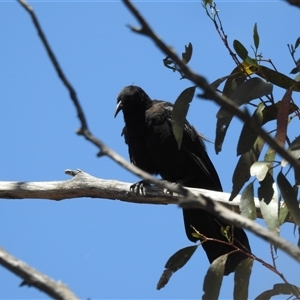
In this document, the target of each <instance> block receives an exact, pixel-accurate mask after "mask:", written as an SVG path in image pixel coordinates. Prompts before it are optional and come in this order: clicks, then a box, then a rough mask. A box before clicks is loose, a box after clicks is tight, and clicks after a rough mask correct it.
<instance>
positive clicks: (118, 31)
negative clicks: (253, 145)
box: [0, 1, 300, 299]
mask: <svg viewBox="0 0 300 300" xmlns="http://www.w3.org/2000/svg"><path fill="white" fill-rule="evenodd" d="M134 3H135V4H136V6H137V8H138V9H139V10H140V11H141V13H142V14H143V15H144V16H145V18H146V19H147V20H148V21H149V22H150V24H151V25H152V27H153V29H154V30H155V31H156V33H157V34H158V35H159V36H160V37H162V38H163V39H164V40H165V41H166V43H167V44H168V45H170V46H172V47H173V48H174V49H175V50H176V51H177V52H178V53H181V52H182V50H183V49H184V45H186V44H188V43H189V42H192V44H193V47H194V54H193V58H192V60H191V62H190V66H191V67H192V69H193V70H195V71H197V72H199V73H200V74H202V75H205V77H206V78H207V79H208V80H209V81H214V80H215V79H217V78H219V77H222V76H225V75H228V74H229V73H230V72H231V71H232V69H233V68H234V67H235V66H234V63H233V61H232V59H231V57H230V56H229V55H228V53H227V50H226V49H225V47H224V46H223V44H222V42H221V40H220V38H219V36H218V34H217V33H216V31H215V29H214V25H213V24H212V23H211V21H210V20H209V19H208V17H207V16H206V14H205V11H204V10H203V8H202V6H201V4H200V1H163V2H162V1H136V2H134ZM30 4H31V5H32V6H33V8H34V10H35V12H36V14H37V16H38V19H39V21H40V23H41V25H42V28H43V29H44V32H45V34H46V36H47V38H48V40H49V42H50V44H51V46H52V48H53V50H54V52H55V54H56V55H57V58H58V60H59V62H60V64H61V66H62V68H63V70H64V71H65V73H66V75H67V77H68V79H69V80H70V82H71V83H72V85H73V86H74V87H75V89H76V92H77V94H78V97H79V99H80V101H81V104H82V106H83V109H84V112H85V115H86V118H87V120H88V125H89V127H90V130H91V131H92V132H93V134H95V135H96V136H97V137H99V138H100V139H101V140H102V141H104V142H105V143H106V144H107V145H108V146H110V147H112V148H113V149H115V150H117V151H118V152H119V153H120V154H121V155H123V156H124V157H126V158H127V157H128V153H127V148H126V146H125V144H124V142H123V138H122V137H121V135H120V133H121V130H122V127H123V119H122V117H121V115H119V116H118V117H117V118H116V119H114V118H113V114H114V109H115V106H116V96H117V94H118V92H119V91H120V90H121V89H122V87H124V86H126V85H130V84H133V83H134V84H136V85H139V86H141V87H142V88H143V89H144V90H145V91H146V92H147V93H148V94H149V96H150V97H152V98H157V99H164V100H168V101H171V102H174V101H175V99H176V97H177V96H178V95H179V94H180V92H181V91H182V90H183V89H184V88H186V87H189V86H191V83H190V82H188V81H186V80H179V76H178V74H176V73H173V72H172V71H170V70H169V69H166V68H165V67H164V66H163V64H162V59H163V58H164V57H165V55H164V54H163V53H161V52H160V50H158V49H157V48H156V47H155V46H154V44H153V43H152V41H150V40H149V39H148V38H146V37H144V36H140V35H137V34H135V33H132V32H131V31H130V30H129V28H128V27H126V25H127V24H131V25H138V24H137V21H136V20H135V18H134V17H133V16H132V15H131V14H130V13H129V11H128V10H127V9H126V7H125V6H124V5H123V3H121V2H119V1H32V2H30ZM217 4H218V8H219V10H220V16H221V19H222V22H223V26H224V29H225V32H226V34H227V35H228V38H229V43H230V45H232V41H233V40H234V39H238V40H239V41H241V42H242V43H243V44H244V45H245V47H247V48H248V50H249V52H250V45H251V44H253V42H252V30H253V26H254V23H255V22H257V24H258V31H259V34H260V40H261V43H260V50H261V51H262V53H263V55H264V57H265V58H271V59H272V60H273V62H274V64H275V65H276V67H277V69H278V70H279V71H281V72H282V73H285V74H288V73H289V72H290V70H291V69H292V68H293V67H294V65H293V62H292V60H291V57H290V55H289V53H288V49H287V46H286V45H287V43H294V41H295V40H296V38H297V37H298V36H299V35H300V34H299V31H297V28H298V27H297V26H298V20H299V9H296V8H293V7H291V6H289V5H288V4H286V3H285V2H284V1H219V2H217ZM0 28H1V30H0V37H1V46H0V66H1V72H0V81H1V88H0V99H1V100H0V101H1V110H0V124H1V131H0V136H1V148H0V157H1V170H0V180H8V181H56V180H67V179H69V177H68V176H67V175H65V174H64V170H65V169H77V168H79V169H81V170H83V171H86V172H88V173H90V174H91V175H93V176H96V177H99V178H104V179H115V180H120V181H126V182H135V181H137V180H138V178H137V177H135V176H134V175H132V174H130V173H129V172H128V171H125V170H123V169H121V168H120V167H119V166H118V165H117V164H116V163H114V162H113V161H111V160H110V159H108V158H105V157H104V158H101V159H100V158H97V157H96V154H97V149H96V148H95V147H94V146H93V145H92V144H90V143H88V142H87V141H85V140H84V139H83V138H82V137H79V136H77V135H76V133H75V131H76V129H77V128H78V127H79V122H78V119H77V117H76V112H75V109H74V107H73V104H72V103H71V100H70V99H69V95H68V92H67V91H66V89H65V88H64V87H63V85H62V83H61V82H60V80H59V79H58V77H57V75H56V73H55V71H54V68H53V66H52V65H51V63H50V61H49V59H48V57H47V55H46V52H45V49H44V48H43V46H42V44H41V41H40V40H39V38H38V36H37V33H36V30H35V28H34V27H33V24H32V22H31V19H30V17H29V15H28V14H27V12H25V10H24V9H23V8H22V7H21V6H20V4H18V3H17V2H16V1H0ZM295 28H296V29H295ZM283 93H284V91H283V90H279V89H277V90H276V92H275V95H276V99H277V100H278V99H280V97H282V95H283ZM297 97H299V96H298V95H294V100H295V101H296V102H297ZM217 109H218V107H217V105H216V104H214V103H211V102H209V101H205V100H198V99H195V100H194V101H193V103H192V104H191V109H190V111H189V115H188V119H189V120H190V122H191V123H192V124H193V125H194V126H195V127H196V128H197V129H198V130H199V131H200V132H202V133H203V134H204V135H205V136H206V137H207V138H209V139H210V140H214V134H215V122H216V118H215V115H216V112H217ZM296 125H297V121H294V124H292V126H294V131H291V136H290V137H291V138H292V139H293V138H294V137H295V136H297V135H299V133H298V132H297V130H296ZM241 126H242V124H241V123H240V122H239V121H237V120H235V121H233V123H232V124H231V125H230V128H229V130H228V133H227V137H226V140H225V143H224V146H223V151H222V152H221V153H220V154H219V155H216V154H215V153H214V147H213V144H208V145H207V148H208V152H209V155H210V157H211V159H212V161H213V163H214V165H215V167H216V169H217V171H218V173H219V176H220V178H221V182H222V184H223V188H224V191H226V192H230V191H231V186H232V183H231V176H232V173H233V170H234V167H235V165H236V162H237V157H236V155H235V149H236V144H237V139H238V134H239V132H240V130H241ZM0 206H1V209H0V228H1V231H0V245H1V246H2V247H4V248H5V249H6V250H8V251H9V252H10V253H11V254H13V255H15V256H16V257H18V258H20V259H21V260H24V261H25V262H27V263H28V264H30V265H31V266H33V267H34V268H36V269H38V270H40V271H41V272H44V273H45V274H47V275H49V276H51V277H52V278H54V279H55V280H62V281H63V282H64V283H66V284H67V285H68V286H69V287H70V288H71V289H72V290H73V291H74V292H75V293H76V295H78V296H79V297H81V298H90V299H100V298H114V299H124V298H131V299H132V298H139V299H142V298H143V299H145V298H147V299H175V298H178V299H179V298H182V299H194V298H199V297H200V296H201V295H202V281H203V277H204V275H205V272H206V270H207V268H208V266H209V264H208V261H207V258H206V256H205V254H204V252H203V251H202V249H200V248H199V250H197V252H196V253H195V255H194V256H193V257H192V259H191V260H190V261H189V263H188V264H187V265H186V266H185V267H184V268H183V269H182V270H179V271H178V272H177V273H175V274H174V275H173V277H172V278H171V281H170V282H169V284H168V285H167V286H166V287H165V288H164V289H162V290H160V291H157V290H156V283H157V281H158V279H159V277H160V275H161V273H162V271H163V270H164V264H165V262H166V261H167V259H168V258H169V257H170V256H171V255H172V254H173V253H174V252H175V251H177V250H178V249H180V248H182V247H185V246H188V245H190V244H191V243H190V242H189V241H188V240H187V239H186V237H185V233H184V228H183V221H182V213H181V210H180V209H179V208H178V207H176V206H175V205H169V206H155V205H137V204H129V203H122V202H120V201H110V200H105V199H88V198H87V199H86V198H83V199H72V200H64V201H60V202H55V201H49V200H28V199H26V200H1V203H0ZM260 223H261V224H263V222H260ZM281 235H282V236H284V237H286V238H287V239H288V240H290V241H291V242H293V243H296V242H297V238H296V237H295V236H294V235H293V226H292V225H284V226H283V228H282V232H281ZM249 238H250V242H251V246H252V250H253V253H255V254H256V255H257V256H259V257H260V258H262V259H265V260H266V261H267V262H271V256H270V251H269V245H268V244H267V243H265V242H264V241H262V240H261V239H259V238H256V237H254V236H253V235H252V234H249ZM278 256H279V257H278V259H277V261H276V262H277V266H278V269H279V271H280V272H282V273H283V274H284V275H285V276H286V278H287V279H288V280H290V282H291V283H294V284H298V282H297V281H296V280H295V278H298V274H299V266H298V265H297V263H296V262H295V261H294V260H292V259H290V258H289V257H287V256H286V255H285V254H283V253H282V252H281V251H278ZM296 276H297V277H296ZM0 278H1V281H0V298H1V299H44V298H47V297H46V296H45V295H44V294H42V293H40V292H39V291H37V290H35V289H34V288H28V287H22V288H20V287H18V285H19V284H20V282H21V280H20V279H19V278H18V277H16V276H15V275H13V274H11V273H10V272H8V271H7V270H6V269H4V268H2V267H1V268H0ZM274 283H281V280H280V278H279V277H278V276H276V275H275V274H272V273H271V272H270V271H269V270H267V269H266V268H264V267H262V266H260V265H259V264H258V263H255V264H254V268H253V274H252V279H251V283H250V284H251V285H250V295H249V297H250V298H254V297H255V296H257V295H258V294H259V293H261V292H262V291H264V290H266V289H270V288H271V287H272V286H273V284H274ZM232 288H233V276H229V277H226V278H224V283H223V287H222V291H221V295H220V297H221V298H222V299H230V298H231V297H232Z"/></svg>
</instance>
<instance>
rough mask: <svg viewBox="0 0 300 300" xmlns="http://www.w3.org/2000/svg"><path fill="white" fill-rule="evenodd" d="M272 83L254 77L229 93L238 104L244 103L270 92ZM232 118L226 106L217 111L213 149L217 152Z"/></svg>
mask: <svg viewBox="0 0 300 300" xmlns="http://www.w3.org/2000/svg"><path fill="white" fill-rule="evenodd" d="M272 89H273V85H272V84H269V83H266V82H265V81H263V80H262V79H260V78H258V77H255V78H250V79H249V80H247V81H245V82H244V83H242V84H241V85H240V86H239V87H238V88H237V89H235V90H234V91H233V93H232V94H231V95H230V98H231V100H233V101H234V102H235V103H236V104H237V105H238V106H240V105H242V104H245V103H247V102H249V101H251V100H253V99H256V98H259V97H262V96H264V95H268V94H270V93H271V92H272ZM232 118H233V114H232V113H231V112H230V111H228V110H227V109H226V108H223V107H221V108H220V109H219V111H218V112H217V119H218V120H217V128H216V140H215V150H216V153H219V152H220V151H221V149H222V144H223V141H224V138H225V135H226V132H227V129H228V127H229V125H230V122H231V120H232Z"/></svg>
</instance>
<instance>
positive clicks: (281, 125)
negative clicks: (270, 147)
mask: <svg viewBox="0 0 300 300" xmlns="http://www.w3.org/2000/svg"><path fill="white" fill-rule="evenodd" d="M291 99H292V90H291V89H288V90H287V91H286V92H285V94H284V96H283V98H282V102H281V105H280V107H279V109H278V113H277V130H276V135H275V138H276V139H277V141H278V143H279V144H280V145H281V146H282V147H284V144H285V140H286V133H287V126H288V116H289V110H290V103H291Z"/></svg>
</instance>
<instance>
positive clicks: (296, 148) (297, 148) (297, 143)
mask: <svg viewBox="0 0 300 300" xmlns="http://www.w3.org/2000/svg"><path fill="white" fill-rule="evenodd" d="M287 151H288V152H289V153H290V154H291V155H292V156H293V157H294V158H296V159H299V158H300V136H298V137H297V138H295V139H294V140H293V141H292V143H291V144H290V146H289V148H288V150H287ZM287 164H288V162H287V161H286V160H285V159H282V161H281V166H282V167H285V166H286V165H287Z"/></svg>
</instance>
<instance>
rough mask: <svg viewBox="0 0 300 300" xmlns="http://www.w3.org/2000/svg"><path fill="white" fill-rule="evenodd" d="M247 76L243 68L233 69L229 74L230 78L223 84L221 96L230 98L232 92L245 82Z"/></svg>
mask: <svg viewBox="0 0 300 300" xmlns="http://www.w3.org/2000/svg"><path fill="white" fill-rule="evenodd" d="M246 78H247V76H246V74H245V73H244V72H243V68H242V67H241V66H237V67H235V68H234V69H233V70H232V72H231V73H230V77H228V79H227V81H226V82H225V85H224V89H223V95H225V96H227V97H230V95H231V94H232V93H233V91H234V90H236V89H237V88H238V87H239V86H240V85H241V84H242V83H243V82H244V81H245V80H246Z"/></svg>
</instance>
